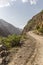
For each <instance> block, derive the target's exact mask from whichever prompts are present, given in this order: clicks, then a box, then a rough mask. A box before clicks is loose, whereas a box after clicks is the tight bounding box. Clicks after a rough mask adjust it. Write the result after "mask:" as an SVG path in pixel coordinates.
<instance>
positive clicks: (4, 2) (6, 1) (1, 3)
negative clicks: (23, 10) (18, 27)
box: [0, 0, 38, 7]
mask: <svg viewBox="0 0 43 65" xmlns="http://www.w3.org/2000/svg"><path fill="white" fill-rule="evenodd" d="M13 1H14V2H15V1H17V0H0V7H5V6H10V5H11V3H12V2H13ZM18 1H19V0H18ZM21 1H22V2H23V3H27V2H30V4H31V5H33V4H36V3H37V1H38V0H21Z"/></svg>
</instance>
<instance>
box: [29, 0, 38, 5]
mask: <svg viewBox="0 0 43 65" xmlns="http://www.w3.org/2000/svg"><path fill="white" fill-rule="evenodd" d="M37 1H38V0H30V4H31V5H32V4H36V3H37Z"/></svg>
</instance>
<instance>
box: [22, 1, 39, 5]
mask: <svg viewBox="0 0 43 65" xmlns="http://www.w3.org/2000/svg"><path fill="white" fill-rule="evenodd" d="M37 1H38V0H22V2H23V3H26V2H30V4H31V5H33V4H36V3H37Z"/></svg>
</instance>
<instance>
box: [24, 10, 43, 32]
mask: <svg viewBox="0 0 43 65" xmlns="http://www.w3.org/2000/svg"><path fill="white" fill-rule="evenodd" d="M41 24H42V26H43V10H42V11H41V12H40V13H38V14H36V15H35V16H33V17H32V19H30V20H29V21H28V23H27V25H26V26H25V27H24V30H23V33H26V32H28V31H30V30H34V29H35V28H36V26H37V25H39V26H41Z"/></svg>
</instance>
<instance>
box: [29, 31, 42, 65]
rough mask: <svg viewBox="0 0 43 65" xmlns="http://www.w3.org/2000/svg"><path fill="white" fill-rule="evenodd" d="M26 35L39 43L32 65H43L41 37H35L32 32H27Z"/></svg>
mask: <svg viewBox="0 0 43 65" xmlns="http://www.w3.org/2000/svg"><path fill="white" fill-rule="evenodd" d="M28 34H29V35H30V36H32V37H33V38H34V39H36V40H37V42H39V44H38V52H37V56H36V58H35V62H34V65H43V36H39V35H36V34H35V33H33V32H32V31H30V32H28Z"/></svg>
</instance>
